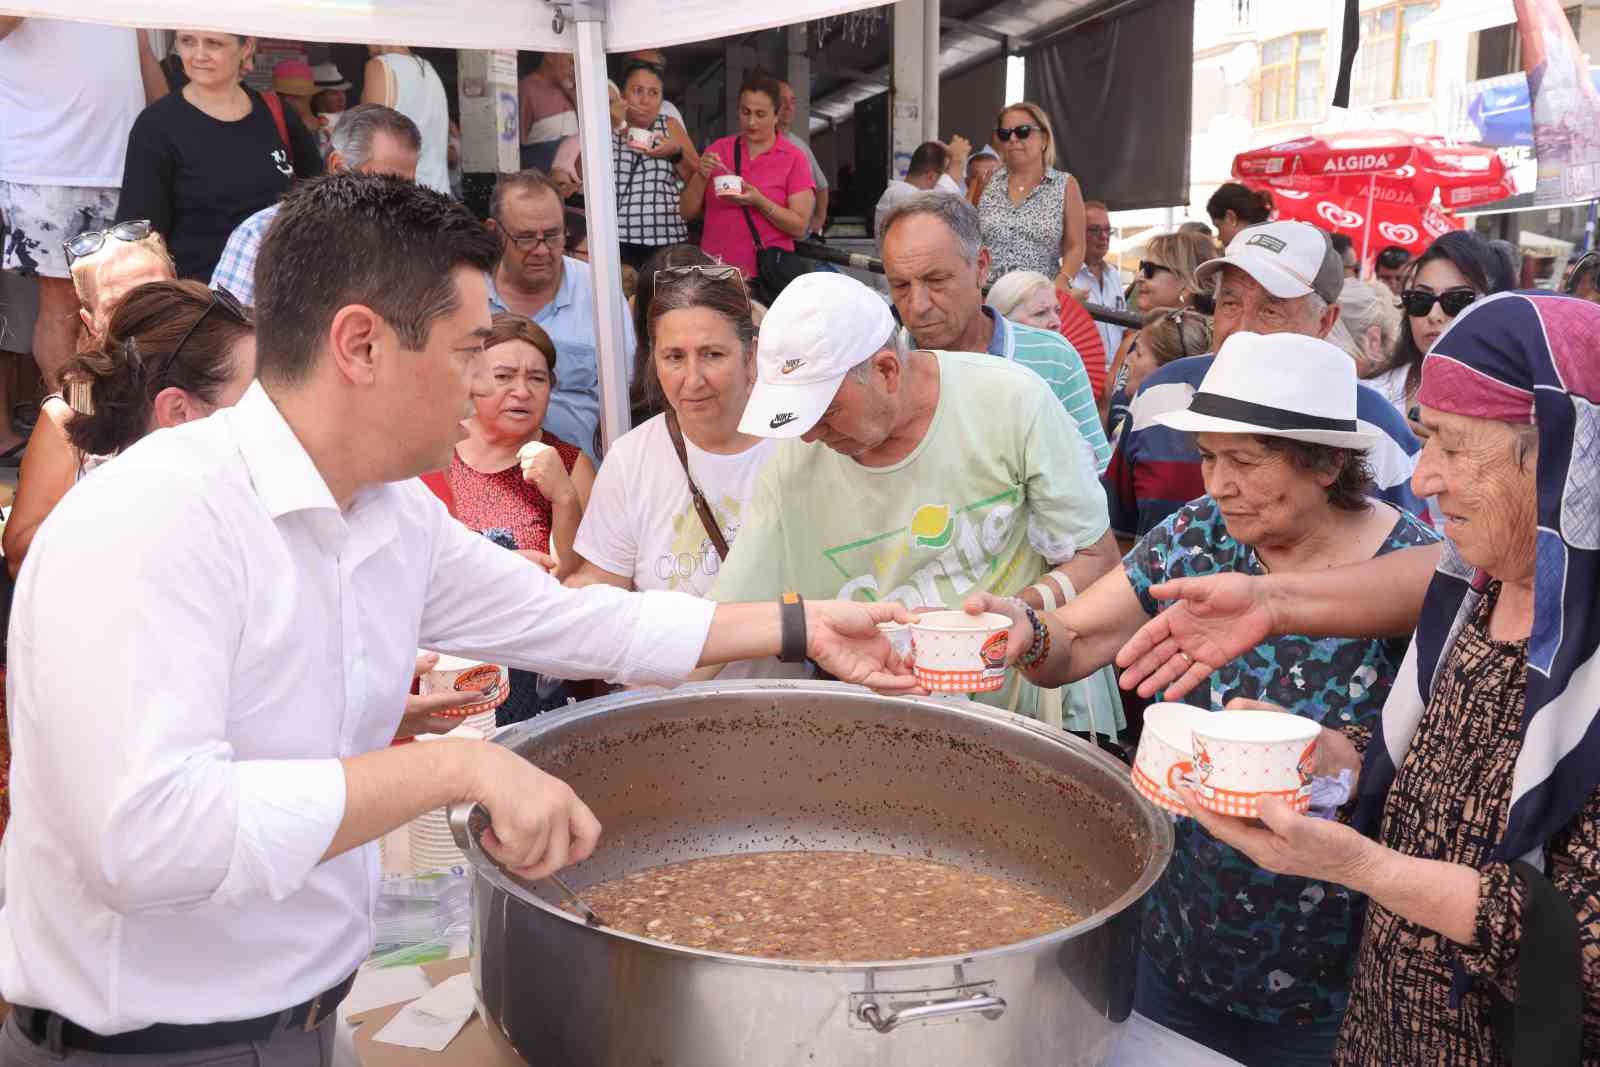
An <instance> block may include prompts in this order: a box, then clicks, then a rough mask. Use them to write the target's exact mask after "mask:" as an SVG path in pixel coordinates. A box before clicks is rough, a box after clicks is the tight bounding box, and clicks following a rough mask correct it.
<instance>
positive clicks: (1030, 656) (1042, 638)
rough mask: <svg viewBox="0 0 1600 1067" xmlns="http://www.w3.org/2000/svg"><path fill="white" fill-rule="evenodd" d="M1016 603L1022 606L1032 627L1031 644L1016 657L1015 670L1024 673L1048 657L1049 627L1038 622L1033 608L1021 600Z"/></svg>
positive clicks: (1038, 619)
mask: <svg viewBox="0 0 1600 1067" xmlns="http://www.w3.org/2000/svg"><path fill="white" fill-rule="evenodd" d="M1017 603H1019V604H1021V605H1022V610H1023V613H1024V614H1026V615H1027V616H1028V624H1029V625H1030V626H1032V627H1033V643H1032V644H1030V645H1029V646H1028V651H1026V652H1024V653H1023V654H1022V655H1021V656H1019V657H1017V669H1018V670H1020V671H1023V672H1024V673H1026V672H1028V671H1031V670H1033V669H1034V668H1035V667H1037V666H1038V665H1039V664H1041V663H1043V662H1044V661H1045V660H1046V659H1048V658H1049V657H1050V627H1048V626H1046V625H1045V624H1044V622H1043V621H1041V620H1040V618H1039V616H1038V613H1036V612H1035V611H1034V610H1033V608H1031V607H1029V606H1028V605H1027V604H1026V603H1024V602H1023V601H1021V600H1018V601H1017Z"/></svg>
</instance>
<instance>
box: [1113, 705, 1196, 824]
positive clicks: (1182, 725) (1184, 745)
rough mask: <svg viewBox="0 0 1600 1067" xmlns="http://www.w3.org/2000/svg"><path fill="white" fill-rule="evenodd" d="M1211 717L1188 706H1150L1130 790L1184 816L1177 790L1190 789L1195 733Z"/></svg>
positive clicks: (1184, 808) (1147, 710) (1185, 812)
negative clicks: (1180, 788) (1187, 787)
mask: <svg viewBox="0 0 1600 1067" xmlns="http://www.w3.org/2000/svg"><path fill="white" fill-rule="evenodd" d="M1211 715H1212V713H1211V712H1209V711H1204V710H1202V709H1200V708H1197V707H1193V706H1191V705H1189V704H1151V705H1150V706H1149V707H1148V708H1146V709H1145V712H1144V731H1143V732H1142V733H1141V734H1140V735H1139V751H1138V752H1137V753H1136V754H1135V755H1134V757H1133V771H1132V777H1133V787H1134V788H1135V789H1137V790H1138V791H1139V793H1140V795H1141V796H1143V797H1144V798H1145V799H1146V800H1148V801H1150V802H1151V803H1153V804H1155V805H1156V806H1157V807H1159V808H1164V809H1166V810H1167V811H1170V812H1172V813H1173V814H1174V815H1187V814H1189V809H1188V808H1186V807H1184V806H1183V800H1182V798H1181V797H1179V796H1178V786H1180V785H1187V786H1190V787H1193V785H1194V783H1193V782H1192V781H1191V778H1192V776H1193V774H1194V731H1195V728H1196V727H1197V726H1199V725H1200V724H1201V723H1202V722H1203V721H1204V720H1206V719H1209V718H1210V717H1211Z"/></svg>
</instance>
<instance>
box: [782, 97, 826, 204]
mask: <svg viewBox="0 0 1600 1067" xmlns="http://www.w3.org/2000/svg"><path fill="white" fill-rule="evenodd" d="M794 107H795V95H794V86H792V85H790V84H789V83H788V82H785V81H780V82H779V83H778V129H779V130H781V131H783V135H784V136H785V137H787V138H788V139H789V143H790V144H792V145H794V146H795V147H796V148H798V149H800V151H802V152H804V153H805V154H806V161H807V162H809V163H810V164H811V181H812V182H813V183H814V184H815V185H816V191H817V198H816V202H815V203H814V204H813V205H812V207H811V225H810V232H811V233H815V234H820V233H822V231H823V230H824V229H826V228H827V226H828V176H827V174H825V173H823V170H822V164H820V163H818V162H817V154H816V153H815V152H813V151H811V143H810V138H809V137H801V136H799V135H797V134H796V133H795V132H794ZM807 121H809V119H808V120H807Z"/></svg>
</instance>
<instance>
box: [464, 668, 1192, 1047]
mask: <svg viewBox="0 0 1600 1067" xmlns="http://www.w3.org/2000/svg"><path fill="white" fill-rule="evenodd" d="M499 743H501V744H504V745H506V746H508V747H510V748H511V749H512V750H513V751H516V752H518V753H520V754H521V755H523V756H525V757H526V758H528V759H529V760H532V761H533V762H534V763H536V764H538V765H539V766H540V767H542V768H544V769H545V770H547V771H549V772H550V773H552V774H555V775H557V776H559V777H561V778H564V779H565V780H566V781H567V782H568V783H570V784H571V785H572V787H573V788H574V789H576V790H577V792H578V795H579V796H581V797H583V798H584V800H585V801H587V803H588V804H589V805H590V806H591V807H592V808H593V809H594V811H595V813H596V814H597V815H598V816H599V818H600V821H601V822H602V823H603V824H604V826H605V836H604V837H603V839H602V840H601V843H600V847H599V849H598V850H597V851H596V853H595V855H594V856H593V857H592V858H590V859H589V860H588V861H587V862H585V863H583V864H581V865H580V866H578V867H577V868H574V869H572V870H570V871H568V872H565V873H566V877H567V880H568V881H569V882H570V883H571V884H572V885H574V886H575V887H576V888H577V889H578V890H579V891H580V892H581V891H582V889H583V888H584V887H585V886H587V885H592V884H594V883H596V882H600V881H604V880H606V879H608V878H613V877H617V876H620V875H623V874H628V873H631V872H633V871H637V870H640V869H642V868H645V867H650V866H654V865H656V864H661V863H668V862H673V861H677V860H685V859H691V858H694V857H697V856H706V855H715V854H720V853H728V852H737V851H744V850H748V851H773V850H785V849H799V848H817V849H863V850H867V851H872V852H884V853H896V852H898V853H902V854H909V855H915V856H923V857H928V858H932V859H936V860H940V861H944V862H950V863H956V864H960V865H963V866H966V867H969V868H972V869H975V870H980V871H985V872H990V873H994V874H998V875H1002V876H1005V877H1009V878H1013V879H1016V880H1018V881H1020V882H1023V883H1024V884H1027V885H1031V886H1034V887H1036V888H1040V889H1044V890H1046V891H1049V892H1053V893H1056V894H1059V895H1061V896H1062V897H1063V898H1064V899H1066V900H1067V901H1069V902H1070V903H1072V904H1073V905H1074V906H1075V909H1076V910H1077V911H1078V913H1079V914H1081V915H1083V916H1085V918H1084V919H1083V920H1082V921H1081V922H1079V923H1077V924H1076V925H1074V926H1071V927H1069V928H1067V929H1064V930H1059V931H1057V932H1055V933H1052V934H1049V935H1047V936H1044V937H1039V938H1035V939H1033V940H1031V941H1026V942H1022V943H1020V944H1015V945H1008V946H1004V947H1001V948H996V949H990V950H987V951H983V952H974V953H970V954H967V955H963V956H945V957H939V958H934V959H919V960H913V961H888V962H863V963H850V964H842V965H832V966H822V965H815V964H808V963H796V962H792V961H783V960H765V959H755V958H751V957H742V956H730V955H723V954H720V953H714V952H705V951H700V950H695V949H685V948H680V947H677V946H674V945H669V944H663V943H659V942H654V941H650V940H646V939H644V938H640V937H635V936H632V935H630V934H625V933H619V932H617V931H615V930H610V929H595V928H593V927H590V926H586V925H585V924H584V922H583V921H582V920H581V919H579V918H578V917H576V916H574V915H572V914H570V913H568V912H566V911H563V910H561V909H560V907H559V905H560V904H561V901H562V897H561V895H560V893H559V892H558V891H557V890H556V888H555V887H554V886H553V885H549V884H547V883H538V884H529V883H526V882H522V881H520V880H518V879H516V878H514V877H512V876H510V875H508V874H507V873H506V872H504V871H503V870H501V869H500V868H499V867H497V866H496V865H495V863H494V861H493V860H491V859H490V858H489V857H488V856H487V855H486V854H485V853H484V852H483V850H482V848H481V847H480V845H479V843H478V836H479V834H480V833H481V816H482V809H477V810H476V814H477V815H478V816H479V819H472V818H471V816H472V814H473V812H472V811H469V810H468V809H467V808H466V807H465V806H459V807H457V808H456V809H454V810H452V812H451V824H452V827H453V828H454V829H455V832H456V838H457V841H458V842H459V844H460V845H461V848H462V850H463V851H464V852H465V853H466V854H467V857H468V859H469V862H470V863H471V865H472V868H473V916H474V918H473V954H474V962H473V981H474V984H475V985H476V987H477V991H478V996H479V1000H480V1003H481V1005H482V1012H483V1014H484V1017H485V1019H486V1021H487V1022H488V1023H489V1024H490V1030H491V1032H497V1033H498V1034H499V1035H501V1036H502V1037H503V1038H504V1039H505V1040H506V1041H507V1042H509V1044H510V1046H511V1047H512V1048H513V1049H515V1050H516V1052H517V1053H518V1054H520V1055H521V1056H522V1057H523V1058H524V1059H525V1060H527V1061H528V1062H529V1063H533V1064H540V1065H550V1067H589V1065H606V1067H612V1065H615V1067H779V1065H790V1064H792V1065H807V1067H854V1065H867V1064H871V1065H882V1067H890V1065H894V1067H900V1065H904V1067H942V1065H945V1064H951V1065H955V1064H959V1065H962V1067H974V1065H983V1067H989V1065H1000V1064H1016V1065H1026V1067H1033V1065H1041V1067H1042V1065H1050V1067H1059V1065H1067V1064H1084V1065H1091V1064H1100V1063H1103V1062H1105V1061H1106V1059H1107V1058H1108V1057H1109V1055H1110V1053H1111V1051H1112V1049H1113V1047H1114V1044H1115V1040H1116V1037H1117V1035H1118V1033H1119V1030H1120V1028H1121V1026H1122V1023H1123V1022H1124V1021H1125V1020H1126V1019H1127V1017H1128V1014H1129V1012H1130V1011H1131V1010H1132V1005H1133V972H1134V953H1135V945H1136V934H1137V924H1138V909H1137V908H1136V907H1135V905H1136V904H1137V903H1138V901H1139V900H1140V898H1141V897H1142V896H1143V895H1144V893H1145V892H1146V890H1148V889H1149V887H1150V885H1151V884H1152V883H1153V882H1154V881H1155V879H1156V878H1157V877H1158V876H1159V875H1160V873H1161V871H1162V869H1163V868H1164V867H1165V866H1166V863H1167V860H1168V859H1169V858H1170V856H1171V854H1172V826H1171V823H1170V822H1169V820H1168V819H1167V817H1166V816H1165V815H1163V814H1161V813H1160V812H1159V811H1158V810H1157V809H1156V808H1155V807H1154V806H1152V805H1150V804H1148V803H1147V802H1145V801H1144V800H1142V799H1141V798H1140V797H1139V796H1138V795H1137V794H1136V793H1135V792H1134V790H1133V788H1132V787H1131V785H1130V784H1129V782H1128V774H1127V771H1126V769H1125V768H1123V767H1122V766H1121V765H1119V764H1117V763H1116V762H1115V761H1114V760H1112V759H1111V758H1109V757H1108V756H1106V755H1104V754H1102V753H1101V752H1099V751H1097V750H1096V749H1094V748H1093V747H1091V746H1089V745H1087V744H1084V743H1083V742H1081V741H1078V740H1076V739H1075V738H1072V737H1069V736H1066V735H1064V734H1062V733H1061V732H1060V731H1058V730H1055V729H1052V728H1050V727H1047V726H1044V725H1042V724H1040V723H1036V722H1032V721H1030V720H1027V719H1022V718H1018V717H1017V716H1013V715H1008V714H1005V713H1003V712H996V711H993V710H991V709H988V708H984V707H982V706H979V705H975V704H970V703H967V702H956V701H950V700H943V699H913V698H900V697H881V696H876V695H873V694H871V693H868V692H865V691H863V690H861V689H856V688H853V687H849V686H843V685H836V684H831V683H822V682H801V683H756V682H745V683H732V684H729V683H713V684H710V685H700V686H686V687H684V688H682V689H678V690H675V691H673V692H669V693H662V692H649V693H629V694H624V695H619V696H614V697H608V698H605V699H602V700H596V701H590V702H587V703H584V704H579V705H575V706H573V707H571V708H568V709H567V710H565V711H563V712H560V713H558V714H554V715H547V716H542V717H540V718H537V719H534V720H532V721H530V722H528V723H526V724H524V725H522V726H521V727H517V728H515V729H513V730H511V731H508V732H507V733H505V734H503V735H502V736H501V737H500V738H499Z"/></svg>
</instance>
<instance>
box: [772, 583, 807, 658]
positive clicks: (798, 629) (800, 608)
mask: <svg viewBox="0 0 1600 1067" xmlns="http://www.w3.org/2000/svg"><path fill="white" fill-rule="evenodd" d="M778 622H779V626H780V639H779V645H778V659H779V660H781V661H782V662H784V663H803V662H804V661H805V658H806V602H805V600H804V599H803V598H802V597H801V596H800V594H799V593H785V594H783V596H782V597H780V598H779V600H778Z"/></svg>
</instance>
